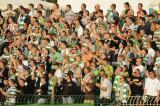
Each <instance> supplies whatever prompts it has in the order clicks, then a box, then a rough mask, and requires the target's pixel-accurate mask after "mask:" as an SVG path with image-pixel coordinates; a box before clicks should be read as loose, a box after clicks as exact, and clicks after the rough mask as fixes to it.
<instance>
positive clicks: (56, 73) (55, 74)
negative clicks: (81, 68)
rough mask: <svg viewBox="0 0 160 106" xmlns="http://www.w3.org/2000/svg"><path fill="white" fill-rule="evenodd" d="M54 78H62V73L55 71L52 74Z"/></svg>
mask: <svg viewBox="0 0 160 106" xmlns="http://www.w3.org/2000/svg"><path fill="white" fill-rule="evenodd" d="M54 76H55V77H57V78H62V72H61V70H60V69H57V70H56V72H55V73H54Z"/></svg>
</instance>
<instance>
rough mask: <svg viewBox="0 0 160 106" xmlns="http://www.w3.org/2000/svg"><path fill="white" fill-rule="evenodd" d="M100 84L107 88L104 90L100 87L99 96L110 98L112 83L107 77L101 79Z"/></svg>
mask: <svg viewBox="0 0 160 106" xmlns="http://www.w3.org/2000/svg"><path fill="white" fill-rule="evenodd" d="M101 86H103V87H107V90H106V91H104V90H102V89H100V98H103V97H104V98H108V99H110V98H111V91H112V83H111V81H110V80H108V79H101Z"/></svg>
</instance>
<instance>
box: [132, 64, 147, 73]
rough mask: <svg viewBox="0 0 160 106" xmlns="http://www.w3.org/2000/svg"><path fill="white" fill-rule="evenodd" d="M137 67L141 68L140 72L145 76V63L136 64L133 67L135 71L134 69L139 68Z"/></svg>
mask: <svg viewBox="0 0 160 106" xmlns="http://www.w3.org/2000/svg"><path fill="white" fill-rule="evenodd" d="M137 69H139V70H140V73H141V75H142V76H143V75H144V73H145V68H144V66H143V65H139V66H135V67H134V69H133V71H134V70H137Z"/></svg>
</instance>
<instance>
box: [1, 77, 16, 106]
mask: <svg viewBox="0 0 160 106" xmlns="http://www.w3.org/2000/svg"><path fill="white" fill-rule="evenodd" d="M0 92H1V93H2V94H3V95H4V96H6V97H7V100H6V102H5V103H6V105H15V103H16V94H17V92H18V91H17V89H16V84H15V81H14V80H12V79H11V80H9V88H8V89H7V91H6V92H5V91H3V89H2V88H1V89H0Z"/></svg>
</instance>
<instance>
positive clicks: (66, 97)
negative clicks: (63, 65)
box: [61, 73, 76, 104]
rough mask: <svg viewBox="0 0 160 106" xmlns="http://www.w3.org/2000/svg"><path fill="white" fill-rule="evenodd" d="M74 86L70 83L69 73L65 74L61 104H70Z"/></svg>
mask: <svg viewBox="0 0 160 106" xmlns="http://www.w3.org/2000/svg"><path fill="white" fill-rule="evenodd" d="M75 87H76V84H75V83H74V82H73V81H72V79H71V75H70V74H69V73H67V74H65V79H64V80H63V81H62V85H61V89H62V95H63V97H62V99H63V104H72V103H73V98H72V96H71V95H74V90H75Z"/></svg>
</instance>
